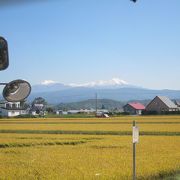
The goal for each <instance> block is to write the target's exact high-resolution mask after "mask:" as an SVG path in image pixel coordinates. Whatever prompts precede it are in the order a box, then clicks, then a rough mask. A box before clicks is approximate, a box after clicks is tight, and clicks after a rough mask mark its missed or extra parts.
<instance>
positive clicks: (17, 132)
mask: <svg viewBox="0 0 180 180" xmlns="http://www.w3.org/2000/svg"><path fill="white" fill-rule="evenodd" d="M0 133H16V134H84V135H121V136H123V135H126V136H127V135H132V132H131V131H65V130H0ZM140 135H141V136H180V132H153V131H152V132H151V131H150V132H146V131H141V132H140Z"/></svg>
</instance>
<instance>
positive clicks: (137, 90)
mask: <svg viewBox="0 0 180 180" xmlns="http://www.w3.org/2000/svg"><path fill="white" fill-rule="evenodd" d="M96 93H97V95H98V98H99V99H112V100H117V101H129V100H146V99H152V98H154V97H155V96H157V95H161V96H167V97H169V98H171V99H180V91H178V90H152V89H144V88H141V87H138V86H133V85H131V84H129V83H127V82H126V81H124V80H121V79H119V78H113V79H111V80H107V81H94V82H88V83H83V84H74V83H73V84H68V85H66V84H62V83H58V82H55V81H52V80H46V81H43V82H42V83H41V84H39V85H34V86H32V93H31V95H30V96H29V98H28V100H29V101H32V100H34V98H36V97H43V98H45V99H46V100H47V101H48V102H49V103H52V104H58V103H61V102H78V101H83V100H87V99H94V98H95V94H96Z"/></svg>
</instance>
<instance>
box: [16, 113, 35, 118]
mask: <svg viewBox="0 0 180 180" xmlns="http://www.w3.org/2000/svg"><path fill="white" fill-rule="evenodd" d="M15 118H37V117H36V116H34V115H31V114H25V115H19V116H16V117H15Z"/></svg>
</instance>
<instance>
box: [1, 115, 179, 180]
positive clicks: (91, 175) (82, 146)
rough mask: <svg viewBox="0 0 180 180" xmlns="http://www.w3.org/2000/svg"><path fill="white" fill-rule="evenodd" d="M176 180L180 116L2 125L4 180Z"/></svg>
mask: <svg viewBox="0 0 180 180" xmlns="http://www.w3.org/2000/svg"><path fill="white" fill-rule="evenodd" d="M132 120H136V122H137V124H138V126H139V128H140V132H141V136H140V142H139V143H138V144H137V179H144V180H145V179H166V178H169V177H171V176H173V179H178V176H176V174H178V173H179V172H180V150H179V149H180V116H147V117H143V116H141V117H130V116H129V117H128V116H127V117H119V118H109V119H99V118H90V119H88V118H84V119H83V118H81V119H77V118H76V119H67V118H66V119H58V118H54V119H50V118H49V119H41V118H35V119H0V179H13V180H14V179H15V180H16V179H18V180H19V179H52V180H56V179H57V180H58V179H65V180H66V179H67V180H69V179H70V180H71V179H72V180H74V179H75V180H76V179H77V180H79V179H80V180H81V179H83V180H84V179H85V180H86V179H87V180H89V179H90V180H91V179H93V180H94V179H103V180H104V179H110V180H111V179H115V180H116V179H117V180H119V179H120V180H121V179H122V180H126V179H127V180H129V179H132V137H131V135H132Z"/></svg>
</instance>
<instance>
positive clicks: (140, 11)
mask: <svg viewBox="0 0 180 180" xmlns="http://www.w3.org/2000/svg"><path fill="white" fill-rule="evenodd" d="M0 17H1V21H0V35H1V36H3V37H5V38H6V39H7V40H8V43H9V56H10V66H9V68H8V69H7V70H5V71H1V72H0V81H1V82H2V81H7V82H8V81H11V80H14V79H19V78H22V79H26V80H28V81H29V82H30V83H31V84H38V83H40V82H42V81H44V80H54V81H57V82H62V83H66V84H68V83H85V82H89V81H95V80H108V79H112V78H114V77H119V78H121V79H123V80H125V81H127V82H129V83H130V84H134V85H138V86H142V87H146V88H152V89H180V83H179V79H180V23H179V19H180V1H179V0H171V1H168V0H158V1H157V0H151V1H150V0H139V1H138V2H137V3H136V4H134V3H132V2H130V1H129V0H54V1H45V2H44V3H42V2H41V3H40V2H37V3H26V4H21V5H20V4H19V5H14V6H10V5H9V6H3V7H0Z"/></svg>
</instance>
